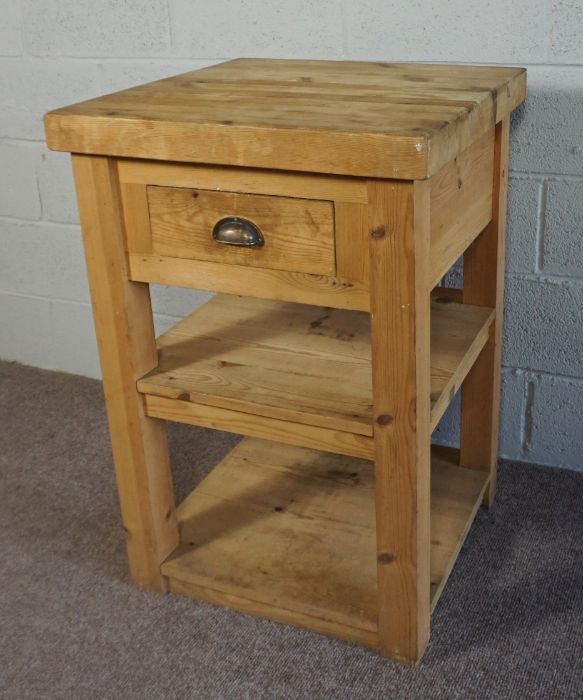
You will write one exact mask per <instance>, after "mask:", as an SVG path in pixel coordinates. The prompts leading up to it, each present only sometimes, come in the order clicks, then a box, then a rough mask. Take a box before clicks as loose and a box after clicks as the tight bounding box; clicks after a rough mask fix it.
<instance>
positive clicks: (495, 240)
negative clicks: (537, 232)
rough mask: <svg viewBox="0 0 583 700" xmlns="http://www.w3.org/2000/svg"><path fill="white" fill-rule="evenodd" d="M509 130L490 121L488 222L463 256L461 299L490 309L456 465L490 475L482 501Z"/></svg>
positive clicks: (494, 402)
mask: <svg viewBox="0 0 583 700" xmlns="http://www.w3.org/2000/svg"><path fill="white" fill-rule="evenodd" d="M509 129H510V126H509V121H508V119H505V120H504V121H502V122H500V123H499V124H497V125H496V148H495V158H494V196H493V202H492V221H491V223H490V224H489V226H488V227H487V228H486V229H485V231H484V232H483V233H482V234H481V235H480V236H479V237H478V238H477V239H476V241H475V242H474V243H473V244H472V245H471V246H470V248H469V249H468V251H467V252H466V254H465V255H464V291H463V297H464V302H466V303H468V304H476V305H480V306H488V307H491V308H494V309H495V310H496V317H495V321H494V323H493V324H492V326H491V327H490V336H489V340H488V343H487V344H486V346H485V347H484V349H483V350H482V352H481V354H480V356H479V358H478V360H477V361H476V363H475V364H474V366H473V368H472V371H471V372H470V373H469V374H468V377H467V379H466V382H465V383H464V387H463V391H462V407H461V431H460V449H461V460H462V464H463V465H464V466H467V467H471V468H473V469H482V470H484V471H486V472H487V473H488V474H489V476H490V484H489V488H488V492H487V494H486V502H487V503H488V504H491V503H492V502H493V500H494V494H495V492H496V467H497V462H498V426H499V422H500V365H501V352H502V321H503V308H504V257H505V237H506V206H507V190H508V139H509Z"/></svg>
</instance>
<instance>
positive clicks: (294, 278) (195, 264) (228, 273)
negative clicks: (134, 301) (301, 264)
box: [129, 254, 370, 311]
mask: <svg viewBox="0 0 583 700" xmlns="http://www.w3.org/2000/svg"><path fill="white" fill-rule="evenodd" d="M129 270H130V278H131V279H132V280H135V281H136V282H150V283H153V284H166V285H171V286H175V287H189V288H194V289H204V290H207V291H209V292H226V293H227V294H247V295H248V296H250V297H256V298H259V299H282V300H286V301H293V302H299V303H301V304H318V305H321V306H331V307H332V308H335V309H356V310H361V311H366V310H368V308H369V306H370V296H369V289H368V283H367V282H360V281H358V280H349V279H343V278H341V277H328V276H326V275H312V274H309V273H305V272H291V271H288V270H269V269H267V268H261V267H253V268H251V267H246V266H243V265H223V264H221V263H216V262H210V261H208V260H186V259H183V258H169V257H167V256H160V255H138V254H134V255H129Z"/></svg>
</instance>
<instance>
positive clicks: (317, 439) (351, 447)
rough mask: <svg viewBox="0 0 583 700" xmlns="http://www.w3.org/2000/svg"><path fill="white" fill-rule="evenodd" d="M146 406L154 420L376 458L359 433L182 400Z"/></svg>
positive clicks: (148, 401)
mask: <svg viewBox="0 0 583 700" xmlns="http://www.w3.org/2000/svg"><path fill="white" fill-rule="evenodd" d="M144 406H145V411H146V414H147V415H148V416H152V417H153V418H162V419H163V420H171V421H176V422H178V423H187V424H188V425H198V426H202V427H203V428H214V429H217V430H227V431H229V432H232V433H238V434H239V435H248V436H250V437H259V438H264V439H266V440H275V441H278V442H283V443H285V444H287V445H299V446H304V447H311V448H313V449H316V450H322V451H324V452H334V453H336V454H343V455H350V456H351V457H362V458H364V459H371V458H372V455H373V439H372V437H367V436H366V435H359V434H357V433H348V432H341V431H338V430H332V429H329V428H320V427H317V426H313V425H304V424H302V423H292V422H289V421H284V420H278V419H275V418H268V417H266V416H257V415H253V414H251V413H242V412H241V411H231V410H228V409H225V408H216V407H215V406H205V405H202V404H195V403H191V402H190V401H181V400H180V399H166V398H163V397H161V396H153V395H146V396H144Z"/></svg>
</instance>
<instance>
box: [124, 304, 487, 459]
mask: <svg viewBox="0 0 583 700" xmlns="http://www.w3.org/2000/svg"><path fill="white" fill-rule="evenodd" d="M431 309H432V321H431V369H430V372H431V402H432V406H431V418H430V426H431V429H433V428H434V427H435V426H436V425H437V423H438V421H439V419H440V418H441V416H442V415H443V413H444V412H445V410H446V408H447V406H448V405H449V403H450V401H451V399H452V398H453V396H454V394H455V392H456V391H457V389H458V388H459V386H460V384H461V382H462V381H463V379H464V377H465V376H466V374H467V373H468V371H469V369H470V367H471V366H472V364H473V362H474V361H475V359H476V357H477V355H478V353H479V352H480V350H481V349H482V347H483V346H484V344H485V343H486V341H487V339H488V332H489V326H490V323H491V322H492V318H493V311H492V310H491V309H487V308H483V307H473V306H468V305H463V304H456V303H451V302H450V299H449V298H448V297H447V296H445V295H444V294H443V293H441V292H439V291H438V292H436V294H435V299H434V300H433V302H432V305H431ZM158 353H159V359H158V365H157V367H156V368H154V369H153V370H152V371H151V372H149V373H148V374H147V375H145V376H144V377H142V378H141V379H140V380H139V381H138V384H137V386H138V389H139V391H141V392H142V393H144V394H151V395H152V396H160V397H165V398H170V399H180V400H181V401H183V402H184V401H186V402H193V403H200V404H205V405H210V406H216V407H218V408H226V409H230V410H233V411H242V412H243V413H248V414H252V415H253V416H259V417H261V416H264V417H266V418H277V419H278V420H283V421H290V422H292V423H303V424H305V425H313V426H319V427H323V428H330V429H332V430H337V431H340V432H353V433H357V434H361V435H369V436H371V435H372V434H373V410H372V364H371V339H370V318H369V315H368V314H365V313H362V312H354V311H340V310H333V309H330V308H323V307H317V306H305V305H300V304H291V303H282V302H274V301H259V300H253V299H249V298H242V297H235V296H229V295H217V296H216V297H214V298H213V299H211V300H210V301H209V302H207V303H206V304H204V305H203V306H202V307H200V308H198V309H197V310H196V311H195V312H194V313H192V314H191V315H190V316H188V317H187V318H186V319H184V320H183V321H181V322H180V323H178V324H177V325H176V326H174V327H173V328H171V329H170V330H168V331H167V332H166V333H164V334H163V335H162V336H161V337H160V338H159V339H158ZM183 410H185V409H183ZM248 420H253V418H251V417H250V418H248ZM259 422H261V419H259ZM223 428H224V429H229V428H228V427H226V426H223ZM322 449H324V448H322ZM359 454H360V453H359Z"/></svg>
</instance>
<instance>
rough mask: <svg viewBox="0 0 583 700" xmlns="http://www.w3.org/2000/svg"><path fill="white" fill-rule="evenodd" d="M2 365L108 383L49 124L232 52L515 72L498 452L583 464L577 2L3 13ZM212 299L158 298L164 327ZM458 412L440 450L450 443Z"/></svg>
mask: <svg viewBox="0 0 583 700" xmlns="http://www.w3.org/2000/svg"><path fill="white" fill-rule="evenodd" d="M0 10H1V17H2V21H1V23H0V240H1V241H2V248H1V258H0V320H1V326H0V357H3V358H7V359H15V360H18V361H21V362H25V363H28V364H32V365H37V366H43V367H48V368H53V369H62V370H65V371H69V372H78V373H81V374H86V375H90V376H98V375H99V368H98V361H97V353H96V347H95V340H94V336H93V328H92V322H91V310H90V306H89V303H88V291H87V283H86V281H85V274H84V263H83V253H82V248H81V241H80V232H79V227H78V215H77V210H76V206H75V201H74V195H73V183H72V177H71V171H70V165H69V159H68V156H66V155H63V154H55V153H49V152H48V151H47V150H46V148H45V146H44V144H43V128H42V115H43V114H44V112H46V111H47V110H49V109H52V108H55V107H59V106H62V105H64V104H67V103H71V102H75V101H79V100H81V99H86V98H88V97H93V96H96V95H98V94H102V93H107V92H113V91H115V90H119V89H122V88H125V87H128V86H130V85H135V84H139V83H143V82H146V81H148V80H155V79H158V78H161V77H165V76H167V75H171V74H176V73H180V72H185V71H188V70H192V69H194V68H200V67H203V66H206V65H210V64H212V63H215V62H217V61H220V60H225V59H228V58H233V57H236V56H275V57H291V58H294V57H295V58H349V59H363V60H366V59H369V60H384V61H390V60H395V61H444V62H448V61H451V62H455V61H459V62H466V63H480V62H484V63H498V64H501V63H509V64H517V65H524V66H526V67H527V68H528V70H529V97H528V101H527V103H526V104H525V105H523V106H522V107H521V108H520V109H519V110H518V111H517V113H516V114H515V116H514V118H513V131H512V137H511V139H512V140H511V162H510V170H511V172H510V176H511V177H510V192H509V204H510V213H509V218H508V246H507V294H506V299H507V303H506V328H505V334H504V365H505V366H504V372H503V382H502V392H503V398H502V420H501V454H502V455H505V456H508V457H512V458H515V459H526V460H530V461H534V462H540V463H549V464H554V465H557V466H562V467H572V468H579V469H581V468H583V442H582V440H583V437H582V436H583V254H582V245H581V243H582V239H583V118H582V116H581V115H582V114H583V31H582V29H581V27H582V26H583V0H515V1H514V2H508V1H507V0H481V1H480V2H478V1H477V0H451V1H450V2H446V1H445V0H411V2H408V3H396V2H393V3H388V2H381V0H366V1H365V0H320V1H319V2H318V1H316V0H286V2H284V1H283V0H239V2H228V1H227V0H215V2H206V1H205V0H125V1H124V2H116V1H115V0H92V1H91V2H90V1H89V0H0ZM204 296H205V295H203V294H200V293H196V292H190V291H187V290H179V289H169V288H164V287H153V290H152V297H153V306H154V312H155V322H156V327H157V329H158V330H161V329H164V328H167V327H168V326H170V325H171V324H172V323H174V322H175V320H176V318H179V317H181V316H183V315H185V314H186V313H188V312H189V311H190V310H191V309H192V308H193V306H195V305H196V304H197V303H199V302H200V301H201V299H203V298H204ZM456 430H457V428H456V406H455V405H454V406H453V407H452V409H451V411H449V412H448V414H447V415H446V417H445V419H444V421H443V422H442V424H441V426H440V428H439V431H438V435H437V437H438V439H440V440H441V441H445V442H452V441H455V440H456Z"/></svg>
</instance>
